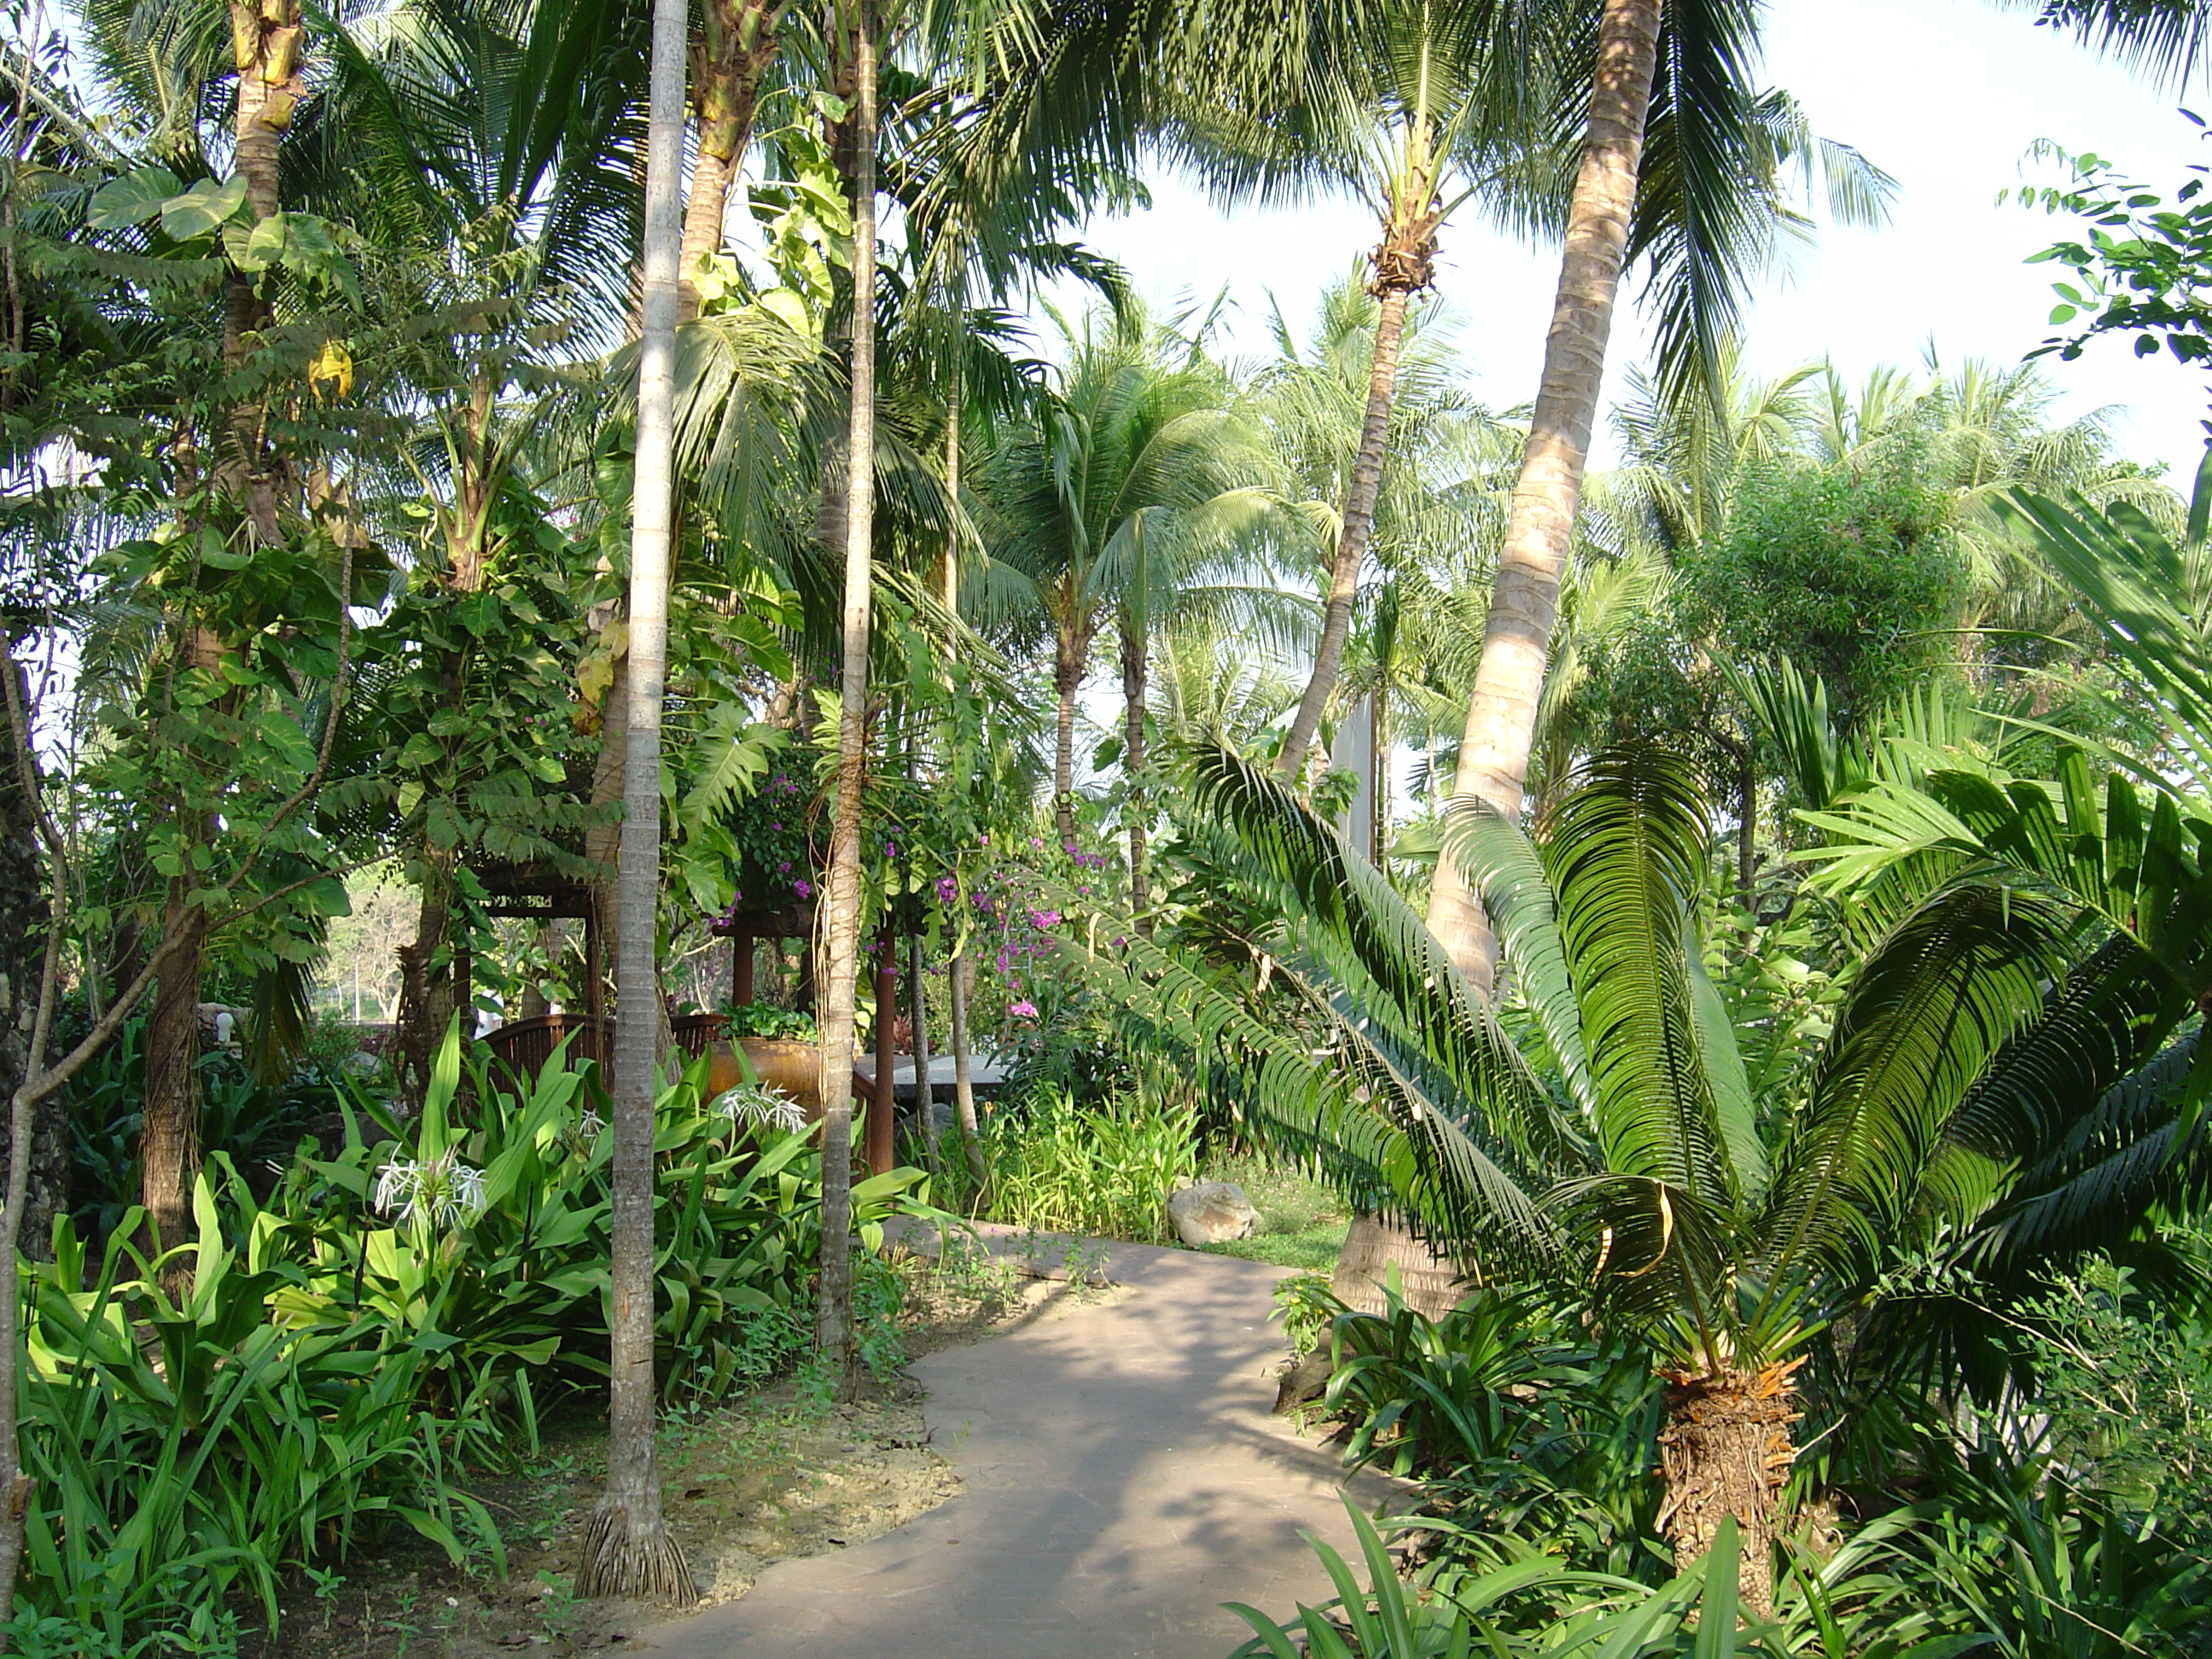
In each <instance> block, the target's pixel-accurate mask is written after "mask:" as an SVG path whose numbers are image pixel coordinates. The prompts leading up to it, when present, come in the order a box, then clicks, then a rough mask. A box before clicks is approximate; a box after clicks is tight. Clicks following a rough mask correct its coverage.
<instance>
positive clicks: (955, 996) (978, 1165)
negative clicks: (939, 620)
mask: <svg viewBox="0 0 2212 1659" xmlns="http://www.w3.org/2000/svg"><path fill="white" fill-rule="evenodd" d="M962 380H963V376H962V374H961V372H960V360H959V358H958V356H957V355H956V356H955V357H954V359H953V364H952V391H951V396H950V397H949V398H947V399H946V402H945V496H946V498H947V499H948V500H949V501H951V504H952V513H953V519H952V522H951V524H950V525H949V526H946V531H945V573H944V574H945V617H946V618H947V625H948V627H949V628H950V629H951V637H949V638H948V639H947V640H946V641H945V654H946V657H947V659H950V658H951V656H952V655H953V653H955V652H956V651H957V648H958V642H959V624H960V517H959V514H960V405H961V403H962V400H963V395H964V392H963V385H962ZM955 889H956V890H955V892H954V895H953V897H954V902H956V903H957V904H958V905H959V906H960V914H959V915H957V916H956V917H955V918H954V920H953V927H954V930H955V937H956V939H957V937H958V932H959V930H960V929H961V928H963V927H965V926H966V924H967V921H968V913H967V905H968V890H967V888H966V886H965V885H964V884H958V883H956V884H955ZM945 1025H946V1037H947V1040H948V1041H949V1042H951V1045H952V1122H953V1127H955V1129H957V1131H958V1133H959V1136H960V1147H961V1152H962V1153H963V1156H964V1157H965V1158H967V1160H968V1174H969V1179H971V1180H972V1181H973V1182H975V1191H976V1193H977V1194H978V1195H979V1196H980V1195H981V1193H982V1190H983V1183H984V1178H985V1177H986V1176H987V1174H988V1173H989V1171H988V1170H987V1169H986V1168H985V1167H984V1164H983V1141H982V1137H981V1134H980V1133H978V1132H977V1128H976V1123H975V1082H974V1079H972V1078H971V1077H970V1075H969V1069H968V954H967V952H966V951H964V950H963V951H956V952H955V953H954V955H953V956H952V957H951V960H949V961H948V962H946V963H945Z"/></svg>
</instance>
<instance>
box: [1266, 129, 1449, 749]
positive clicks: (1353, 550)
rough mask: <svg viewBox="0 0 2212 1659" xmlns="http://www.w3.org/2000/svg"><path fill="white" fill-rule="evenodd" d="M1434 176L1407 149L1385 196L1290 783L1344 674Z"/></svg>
mask: <svg viewBox="0 0 2212 1659" xmlns="http://www.w3.org/2000/svg"><path fill="white" fill-rule="evenodd" d="M1436 193H1437V192H1436V169H1435V166H1434V164H1433V162H1432V161H1430V160H1429V159H1428V157H1427V147H1426V145H1425V144H1423V143H1418V142H1412V143H1409V148H1408V155H1407V161H1406V164H1405V171H1404V173H1403V174H1402V176H1401V179H1400V180H1399V181H1398V185H1397V187H1396V188H1395V189H1394V190H1393V191H1392V192H1391V208H1390V214H1389V218H1388V219H1387V220H1386V221H1385V222H1384V223H1383V240H1382V241H1381V243H1380V244H1378V245H1377V246H1376V249H1375V252H1374V256H1373V258H1374V264H1375V275H1374V277H1373V280H1372V281H1371V282H1370V283H1369V285H1368V291H1369V292H1370V293H1371V294H1373V295H1375V297H1376V301H1377V306H1376V317H1375V358H1374V362H1373V363H1372V365H1371V366H1370V368H1369V369H1368V373H1367V410H1366V413H1365V415H1364V416H1362V418H1361V420H1360V422H1359V450H1358V454H1357V455H1356V456H1355V457H1354V458H1353V460H1352V477H1351V479H1350V481H1349V482H1348V483H1346V486H1345V491H1344V516H1343V520H1342V523H1341V525H1340V528H1339V530H1338V532H1337V538H1336V560H1335V562H1334V564H1332V565H1331V566H1330V567H1329V573H1328V601H1327V603H1326V605H1324V606H1323V608H1322V624H1321V642H1320V643H1319V645H1317V646H1316V647H1315V650H1314V666H1313V674H1312V676H1311V677H1310V678H1309V679H1308V680H1307V681H1306V690H1305V695H1304V696H1303V697H1301V698H1299V699H1298V708H1297V714H1294V715H1292V716H1291V729H1290V731H1289V732H1288V733H1287V734H1286V735H1285V737H1284V738H1283V750H1282V753H1281V754H1280V755H1279V756H1278V757H1276V761H1275V767H1276V769H1277V770H1278V771H1279V772H1280V773H1281V775H1283V777H1284V779H1285V781H1296V779H1297V775H1298V769H1299V768H1300V767H1301V766H1303V765H1304V763H1305V758H1306V750H1309V749H1310V748H1311V747H1312V746H1313V740H1314V733H1315V732H1317V731H1319V730H1320V729H1321V717H1322V710H1323V709H1324V708H1327V707H1328V699H1329V694H1330V693H1331V692H1332V691H1334V690H1335V689H1336V679H1337V676H1338V674H1339V673H1340V672H1341V671H1342V670H1343V667H1344V647H1345V642H1346V640H1348V639H1349V638H1350V637H1351V634H1352V601H1353V599H1356V598H1357V597H1358V593H1359V572H1360V569H1361V567H1362V566H1364V564H1365V563H1366V562H1367V544H1368V541H1369V540H1370V538H1372V536H1373V535H1374V533H1375V503H1376V500H1377V498H1378V497H1379V496H1380V495H1381V494H1382V490H1383V455H1384V453H1385V451H1386V449H1387V448H1388V447H1389V438H1390V410H1391V406H1392V404H1394V403H1395V401H1396V399H1397V395H1398V356H1399V353H1400V352H1401V349H1403V348H1404V345H1405V341H1406V313H1407V307H1409V306H1410V305H1411V303H1412V301H1413V295H1415V294H1416V293H1418V292H1419V291H1420V290H1421V289H1425V288H1426V287H1428V286H1429V284H1430V283H1431V282H1433V281H1434V280H1435V277H1436V256H1437V223H1438V222H1439V214H1438V212H1437V200H1436Z"/></svg>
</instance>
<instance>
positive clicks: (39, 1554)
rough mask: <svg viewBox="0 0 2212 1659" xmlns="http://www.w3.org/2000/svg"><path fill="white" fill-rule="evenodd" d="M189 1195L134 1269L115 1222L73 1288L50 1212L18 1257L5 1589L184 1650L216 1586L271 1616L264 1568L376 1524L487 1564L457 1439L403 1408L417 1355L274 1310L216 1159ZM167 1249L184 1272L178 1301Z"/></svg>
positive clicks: (261, 1241) (357, 1327)
mask: <svg viewBox="0 0 2212 1659" xmlns="http://www.w3.org/2000/svg"><path fill="white" fill-rule="evenodd" d="M217 1182H220V1188H218V1185H217V1184H216V1183H217ZM194 1208H195V1214H196V1217H197V1222H198V1229H199V1236H198V1238H197V1242H196V1243H193V1244H191V1245H186V1246H182V1247H179V1249H176V1250H173V1251H172V1252H170V1253H168V1254H167V1255H165V1256H163V1257H161V1258H160V1259H158V1260H156V1261H150V1262H149V1261H146V1260H144V1259H143V1257H141V1256H140V1255H138V1254H137V1251H136V1249H135V1248H134V1246H133V1245H132V1244H131V1243H130V1241H129V1237H128V1236H129V1234H130V1232H131V1231H134V1230H135V1228H136V1227H137V1224H138V1222H139V1221H140V1220H141V1219H142V1217H141V1216H139V1215H137V1214H136V1213H134V1214H132V1215H131V1216H129V1217H126V1218H125V1223H124V1225H123V1226H122V1227H121V1228H120V1229H119V1230H118V1231H117V1232H116V1233H115V1234H114V1235H113V1236H112V1240H111V1243H110V1244H109V1247H108V1249H107V1251H106V1256H105V1258H104V1259H103V1261H102V1262H101V1264H100V1270H99V1272H98V1273H97V1274H96V1275H94V1276H92V1277H91V1278H90V1279H89V1288H84V1287H85V1286H86V1285H87V1284H88V1275H87V1272H86V1267H87V1263H86V1257H85V1253H84V1249H83V1247H82V1244H81V1243H79V1241H78V1239H77V1237H76V1231H75V1229H74V1228H73V1227H71V1226H70V1225H69V1224H68V1223H66V1222H64V1223H61V1224H58V1225H57V1228H56V1232H55V1244H56V1249H55V1254H54V1260H53V1261H52V1262H50V1263H34V1264H27V1265H26V1266H25V1267H24V1268H23V1270H22V1273H23V1278H24V1279H25V1281H26V1287H27V1294H28V1304H29V1321H28V1327H27V1333H26V1334H27V1355H28V1360H29V1370H28V1371H27V1374H26V1376H24V1378H23V1381H22V1406H23V1425H22V1430H21V1444H22V1448H23V1456H24V1468H25V1469H26V1472H27V1474H29V1475H30V1476H31V1479H32V1485H31V1486H30V1489H29V1498H28V1504H27V1510H26V1513H25V1544H26V1557H25V1559H26V1562H27V1574H26V1577H25V1578H24V1579H23V1580H22V1581H21V1583H20V1589H21V1594H22V1595H24V1596H26V1597H27V1601H28V1603H29V1605H30V1606H31V1607H33V1609H34V1610H35V1611H36V1613H37V1614H38V1616H39V1617H40V1618H43V1619H58V1620H64V1621H66V1622H67V1623H68V1624H69V1625H70V1626H72V1627H73V1628H75V1629H76V1630H77V1631H79V1632H98V1633H100V1636H101V1637H102V1638H104V1639H106V1640H107V1641H109V1642H111V1643H112V1644H114V1645H115V1646H116V1648H117V1649H118V1650H125V1648H126V1645H127V1644H130V1643H133V1642H135V1641H137V1640H138V1639H140V1638H143V1637H144V1636H145V1635H147V1634H148V1633H149V1632H157V1631H167V1632H176V1633H178V1634H179V1635H180V1636H181V1637H182V1638H184V1639H185V1642H186V1645H188V1646H189V1647H191V1649H192V1650H195V1651H201V1650H206V1649H207V1647H208V1646H209V1645H210V1644H212V1643H213V1642H215V1641H216V1639H217V1638H220V1637H221V1636H222V1634H223V1632H225V1631H226V1629H227V1628H228V1626H229V1622H230V1620H232V1618H233V1617H234V1610H233V1609H231V1608H229V1607H227V1605H226V1604H227V1602H228V1600H229V1598H230V1597H231V1595H232V1594H233V1592H234V1591H236V1592H240V1593H242V1594H243V1595H245V1596H246V1597H247V1598H248V1599H249V1600H250V1601H252V1602H254V1603H257V1604H258V1606H259V1607H260V1608H261V1609H262V1611H263V1612H264V1613H266V1614H267V1616H268V1617H270V1619H271V1620H273V1619H274V1618H275V1617H276V1600H277V1591H278V1583H279V1578H280V1577H281V1576H282V1575H283V1573H285V1572H286V1571H289V1570H290V1569H292V1568H295V1567H301V1566H307V1565H313V1564H314V1563H316V1562H319V1561H326V1560H331V1559H337V1558H339V1557H342V1556H343V1555H344V1554H345V1553H347V1552H348V1551H349V1550H350V1549H352V1548H353V1547H356V1546H357V1545H359V1544H361V1543H364V1542H368V1541H373V1540H374V1539H375V1538H377V1537H379V1536H380V1535H381V1534H382V1533H384V1532H385V1531H386V1530H387V1529H389V1528H392V1527H394V1526H402V1527H406V1528H412V1529H413V1530H414V1531H416V1532H417V1533H419V1534H422V1536H424V1537H426V1538H428V1539H429V1540H431V1541H433V1542H435V1543H436V1544H437V1545H438V1546H440V1547H441V1548H443V1549H444V1550H445V1551H446V1552H447V1554H448V1555H449V1556H451V1557H452V1558H453V1559H454V1560H456V1561H459V1560H463V1559H467V1558H469V1557H470V1556H471V1555H472V1554H475V1553H479V1552H481V1553H485V1554H486V1555H488V1557H489V1559H490V1560H491V1561H492V1562H493V1563H494V1564H496V1563H497V1562H498V1561H499V1560H500V1559H501V1557H500V1546H499V1536H498V1533H497V1531H496V1529H495V1528H494V1527H493V1525H492V1522H491V1519H490V1517H489V1515H488V1514H487V1513H486V1512H485V1511H484V1510H483V1507H482V1506H481V1505H480V1504H477V1502H476V1501H475V1500H474V1499H472V1498H468V1497H466V1496H465V1495H464V1494H462V1493H460V1492H458V1491H456V1490H455V1489H454V1488H453V1486H452V1485H451V1483H450V1475H451V1474H452V1470H453V1463H454V1462H455V1461H456V1454H457V1452H458V1451H459V1449H460V1448H461V1446H462V1445H463V1443H464V1442H465V1440H467V1439H470V1438H472V1437H469V1436H466V1435H465V1433H464V1431H463V1425H460V1424H459V1423H457V1422H455V1421H454V1420H453V1419H452V1418H450V1417H441V1416H440V1415H438V1414H437V1413H434V1412H431V1411H428V1410H424V1409H422V1406H421V1403H420V1402H421V1400H422V1396H423V1395H425V1394H426V1393H427V1392H429V1390H428V1388H427V1386H426V1385H427V1377H426V1375H425V1373H426V1372H427V1370H428V1368H429V1366H430V1364H432V1363H433V1354H432V1352H431V1351H430V1350H429V1349H428V1348H426V1347H424V1346H420V1345H416V1344H408V1343H398V1344H394V1343H389V1342H387V1341H386V1340H385V1334H384V1333H383V1332H382V1331H381V1330H380V1329H379V1328H378V1326H377V1322H376V1320H375V1317H374V1315H373V1314H366V1313H365V1314H363V1315H362V1316H360V1317H357V1318H355V1319H351V1320H346V1321H337V1322H315V1323H307V1322H292V1321H289V1320H287V1319H286V1318H284V1317H283V1316H277V1317H275V1318H272V1317H271V1310H272V1308H273V1307H274V1306H276V1304H278V1303H279V1302H280V1300H281V1298H282V1297H283V1295H284V1293H285V1292H286V1291H287V1290H288V1289H290V1288H291V1287H293V1286H295V1285H296V1284H297V1282H298V1270H297V1269H296V1267H294V1266H293V1265H292V1264H290V1263H289V1262H287V1261H284V1260H283V1256H282V1254H281V1249H282V1245H283V1225H282V1224H281V1222H280V1221H279V1220H278V1218H276V1216H274V1215H273V1214H271V1213H270V1212H267V1211H264V1210H260V1209H258V1207H257V1206H255V1204H254V1200H253V1197H252V1193H251V1192H250V1191H249V1190H248V1189H247V1188H246V1185H245V1183H244V1182H243V1181H242V1180H240V1177H239V1175H238V1172H237V1171H236V1170H235V1169H234V1167H233V1166H232V1165H231V1164H229V1162H228V1159H227V1158H223V1157H222V1155H221V1154H217V1155H216V1157H214V1158H210V1164H209V1170H208V1173H207V1174H205V1175H204V1176H202V1178H201V1180H200V1182H199V1184H198V1188H197V1194H196V1199H195V1206H194ZM226 1211H227V1212H228V1213H226ZM240 1217H243V1218H245V1225H244V1227H243V1240H242V1243H233V1242H232V1237H233V1235H232V1229H231V1225H230V1224H231V1223H233V1222H234V1220H235V1219H236V1218H240ZM173 1263H183V1264H188V1265H189V1266H190V1267H191V1282H190V1286H189V1288H188V1289H186V1290H185V1291H182V1292H181V1293H180V1294H179V1295H178V1296H175V1297H173V1296H172V1295H171V1294H170V1292H169V1291H167V1290H165V1289H164V1288H163V1284H162V1280H163V1278H164V1276H165V1274H164V1269H165V1268H166V1267H168V1266H170V1265H171V1264H173Z"/></svg>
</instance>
